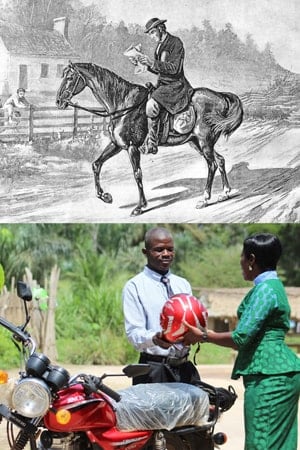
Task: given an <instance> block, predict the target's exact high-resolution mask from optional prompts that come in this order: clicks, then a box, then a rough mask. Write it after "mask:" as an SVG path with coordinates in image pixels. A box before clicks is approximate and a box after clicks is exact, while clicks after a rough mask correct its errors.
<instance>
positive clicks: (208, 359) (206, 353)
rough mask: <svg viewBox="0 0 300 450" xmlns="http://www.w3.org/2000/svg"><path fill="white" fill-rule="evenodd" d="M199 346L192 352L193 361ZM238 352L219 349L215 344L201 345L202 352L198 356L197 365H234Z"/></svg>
mask: <svg viewBox="0 0 300 450" xmlns="http://www.w3.org/2000/svg"><path fill="white" fill-rule="evenodd" d="M196 348H197V346H193V348H192V351H191V360H193V354H194V352H195V351H196ZM235 355H236V352H235V351H234V350H232V349H230V348H226V347H219V346H217V345H213V344H209V343H206V344H202V345H200V351H199V352H198V353H197V354H196V363H197V364H232V362H233V360H234V358H235Z"/></svg>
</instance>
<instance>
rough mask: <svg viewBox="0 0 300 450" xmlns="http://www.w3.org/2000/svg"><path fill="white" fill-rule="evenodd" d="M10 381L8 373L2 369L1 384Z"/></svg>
mask: <svg viewBox="0 0 300 450" xmlns="http://www.w3.org/2000/svg"><path fill="white" fill-rule="evenodd" d="M7 382H8V373H7V372H4V370H0V384H6V383H7Z"/></svg>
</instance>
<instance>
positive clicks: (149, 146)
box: [140, 117, 160, 154]
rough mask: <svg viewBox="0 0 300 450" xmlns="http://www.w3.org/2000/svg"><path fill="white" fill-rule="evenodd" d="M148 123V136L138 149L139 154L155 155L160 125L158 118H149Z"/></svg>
mask: <svg viewBox="0 0 300 450" xmlns="http://www.w3.org/2000/svg"><path fill="white" fill-rule="evenodd" d="M149 122H150V123H149V125H148V126H149V130H148V134H147V136H146V139H145V141H144V143H143V144H142V146H141V147H140V152H141V153H144V154H148V153H152V154H156V153H157V151H158V133H159V125H160V120H159V117H155V118H151V119H150V121H149Z"/></svg>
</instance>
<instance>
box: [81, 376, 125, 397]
mask: <svg viewBox="0 0 300 450" xmlns="http://www.w3.org/2000/svg"><path fill="white" fill-rule="evenodd" d="M83 378H84V382H85V386H86V388H88V389H90V390H91V391H92V392H97V391H98V390H99V391H102V392H103V393H104V394H106V395H108V396H109V397H111V398H112V399H113V400H115V401H116V402H119V401H120V400H121V395H120V394H119V393H118V392H116V391H114V390H113V389H111V388H110V387H108V386H106V384H103V383H102V380H101V378H99V377H96V376H95V375H84V376H83Z"/></svg>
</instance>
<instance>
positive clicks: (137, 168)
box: [128, 145, 147, 216]
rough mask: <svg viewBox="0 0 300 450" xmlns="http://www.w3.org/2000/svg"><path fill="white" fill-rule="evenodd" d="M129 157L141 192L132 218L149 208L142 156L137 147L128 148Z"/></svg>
mask: <svg viewBox="0 0 300 450" xmlns="http://www.w3.org/2000/svg"><path fill="white" fill-rule="evenodd" d="M128 155H129V159H130V162H131V165H132V169H133V174H134V179H135V181H136V184H137V187H138V190H139V202H138V204H137V206H136V207H135V208H134V210H133V211H132V212H131V216H138V215H140V214H142V212H143V209H142V208H144V207H145V206H147V200H146V197H145V194H144V188H143V174H142V169H141V154H140V152H139V150H138V149H137V147H135V146H134V145H130V146H129V148H128Z"/></svg>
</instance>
